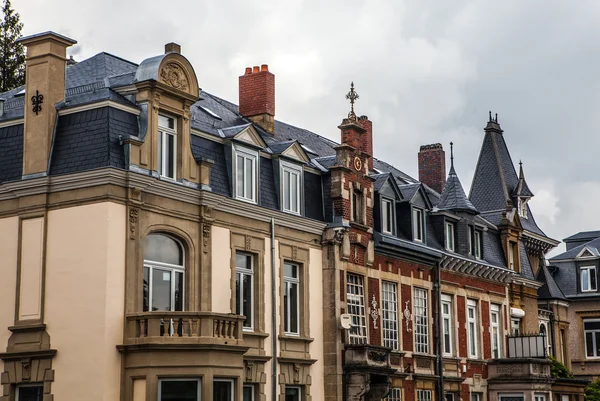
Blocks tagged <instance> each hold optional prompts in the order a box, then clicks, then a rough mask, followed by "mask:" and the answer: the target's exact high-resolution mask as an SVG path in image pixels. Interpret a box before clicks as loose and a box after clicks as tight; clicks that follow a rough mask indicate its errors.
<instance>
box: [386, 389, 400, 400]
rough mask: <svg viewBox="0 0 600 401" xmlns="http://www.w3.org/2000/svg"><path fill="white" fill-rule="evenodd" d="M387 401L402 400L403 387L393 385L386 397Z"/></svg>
mask: <svg viewBox="0 0 600 401" xmlns="http://www.w3.org/2000/svg"><path fill="white" fill-rule="evenodd" d="M385 401H402V388H400V387H392V388H391V389H390V392H389V393H388V395H387V397H385Z"/></svg>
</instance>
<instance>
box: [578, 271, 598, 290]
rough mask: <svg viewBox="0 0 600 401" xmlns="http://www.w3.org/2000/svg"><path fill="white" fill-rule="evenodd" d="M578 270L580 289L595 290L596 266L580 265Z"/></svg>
mask: <svg viewBox="0 0 600 401" xmlns="http://www.w3.org/2000/svg"><path fill="white" fill-rule="evenodd" d="M579 271H580V277H581V291H596V290H597V287H596V266H582V267H580V268H579Z"/></svg>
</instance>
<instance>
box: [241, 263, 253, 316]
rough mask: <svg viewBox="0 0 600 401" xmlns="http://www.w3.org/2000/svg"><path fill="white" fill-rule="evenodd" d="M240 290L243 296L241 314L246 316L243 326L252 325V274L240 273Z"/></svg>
mask: <svg viewBox="0 0 600 401" xmlns="http://www.w3.org/2000/svg"><path fill="white" fill-rule="evenodd" d="M242 287H243V288H242V291H243V293H244V298H243V300H242V312H243V313H242V315H244V316H246V320H244V326H245V327H252V276H251V275H248V274H242Z"/></svg>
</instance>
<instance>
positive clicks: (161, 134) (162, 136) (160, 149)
mask: <svg viewBox="0 0 600 401" xmlns="http://www.w3.org/2000/svg"><path fill="white" fill-rule="evenodd" d="M164 140H165V133H164V132H162V131H158V173H159V174H160V175H164V174H165V171H164V165H163V142H164Z"/></svg>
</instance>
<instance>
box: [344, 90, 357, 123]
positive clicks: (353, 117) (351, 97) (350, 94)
mask: <svg viewBox="0 0 600 401" xmlns="http://www.w3.org/2000/svg"><path fill="white" fill-rule="evenodd" d="M346 99H348V100H350V113H348V120H352V121H356V114H354V102H355V101H356V99H358V93H356V91H355V90H354V81H352V82H351V83H350V92H348V93H347V94H346Z"/></svg>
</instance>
